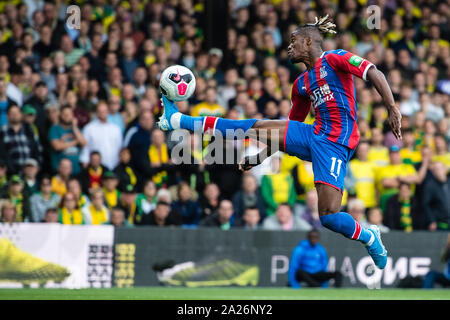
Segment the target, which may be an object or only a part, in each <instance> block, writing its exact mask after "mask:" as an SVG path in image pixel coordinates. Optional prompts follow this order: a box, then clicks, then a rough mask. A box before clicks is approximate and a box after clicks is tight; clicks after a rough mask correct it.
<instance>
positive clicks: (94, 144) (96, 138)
mask: <svg viewBox="0 0 450 320" xmlns="http://www.w3.org/2000/svg"><path fill="white" fill-rule="evenodd" d="M96 115H97V118H96V119H94V120H92V121H91V122H89V123H88V124H87V125H86V126H85V127H84V128H83V137H84V138H85V139H86V145H85V146H84V148H83V149H82V151H81V154H80V161H81V162H82V163H83V166H84V167H87V166H88V162H89V155H90V154H91V152H92V151H98V152H99V153H100V154H101V156H102V157H101V158H102V164H103V165H104V166H105V167H107V168H108V169H109V170H113V169H114V168H115V167H116V166H117V164H118V163H119V152H120V148H121V146H122V133H121V131H120V128H119V127H118V126H117V125H115V124H112V123H109V122H108V121H107V119H108V105H107V104H106V102H99V103H98V104H97V112H96Z"/></svg>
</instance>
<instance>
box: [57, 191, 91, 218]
mask: <svg viewBox="0 0 450 320" xmlns="http://www.w3.org/2000/svg"><path fill="white" fill-rule="evenodd" d="M77 202H78V201H77V198H76V196H75V195H74V194H73V193H72V192H70V191H69V192H66V193H65V194H64V196H63V197H62V199H61V203H60V205H59V218H58V221H59V223H62V224H85V223H84V219H83V213H82V212H81V208H80V207H79V206H78V203H77Z"/></svg>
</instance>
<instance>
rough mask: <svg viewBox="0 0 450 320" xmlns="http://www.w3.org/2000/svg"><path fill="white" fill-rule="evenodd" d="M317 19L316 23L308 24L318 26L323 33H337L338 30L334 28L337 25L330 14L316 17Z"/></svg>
mask: <svg viewBox="0 0 450 320" xmlns="http://www.w3.org/2000/svg"><path fill="white" fill-rule="evenodd" d="M315 19H316V22H315V23H310V24H306V25H307V26H314V27H316V28H317V29H319V31H320V32H321V33H336V31H335V30H333V29H334V28H335V27H336V25H335V24H334V23H333V22H332V21H331V19H329V18H328V14H327V15H326V16H325V17H320V18H317V17H315Z"/></svg>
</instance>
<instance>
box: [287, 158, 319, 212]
mask: <svg viewBox="0 0 450 320" xmlns="http://www.w3.org/2000/svg"><path fill="white" fill-rule="evenodd" d="M281 163H282V164H283V161H282V162H281ZM291 175H292V179H293V180H294V186H295V192H296V193H297V203H298V204H301V203H303V204H304V203H305V199H306V193H307V192H309V191H311V190H312V189H315V187H316V186H315V184H314V175H313V169H312V163H311V162H310V161H299V162H298V164H297V165H294V167H293V168H292V170H291Z"/></svg>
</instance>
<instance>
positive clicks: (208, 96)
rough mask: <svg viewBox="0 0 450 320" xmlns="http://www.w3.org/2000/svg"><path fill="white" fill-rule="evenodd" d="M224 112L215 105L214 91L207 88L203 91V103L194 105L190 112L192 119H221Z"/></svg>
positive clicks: (219, 106)
mask: <svg viewBox="0 0 450 320" xmlns="http://www.w3.org/2000/svg"><path fill="white" fill-rule="evenodd" d="M225 112H226V110H225V108H224V107H223V106H221V105H219V104H218V103H217V93H216V89H215V88H213V87H208V88H207V89H206V91H205V101H204V102H201V103H199V104H197V105H195V106H194V107H193V108H192V110H191V115H192V116H193V117H201V116H211V117H223V116H224V115H225Z"/></svg>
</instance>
